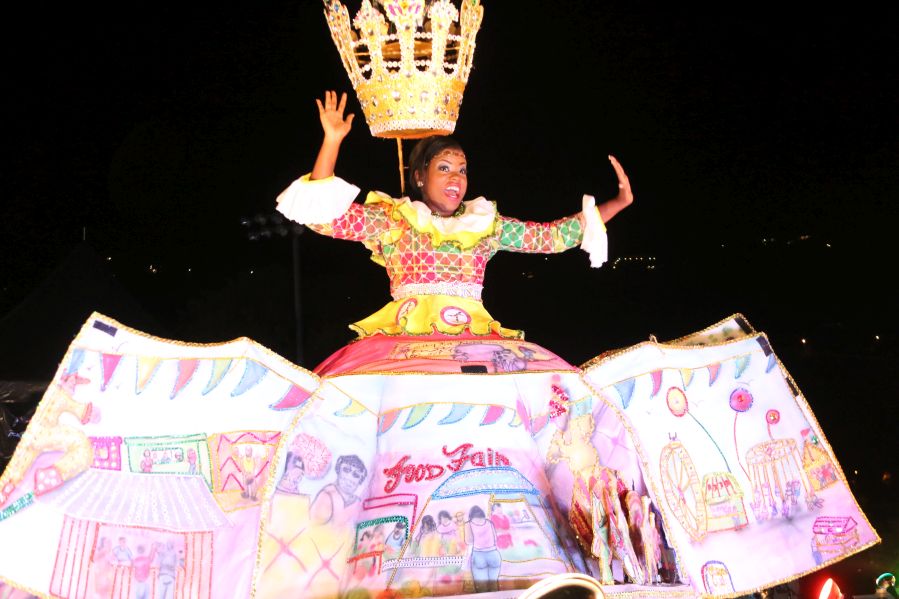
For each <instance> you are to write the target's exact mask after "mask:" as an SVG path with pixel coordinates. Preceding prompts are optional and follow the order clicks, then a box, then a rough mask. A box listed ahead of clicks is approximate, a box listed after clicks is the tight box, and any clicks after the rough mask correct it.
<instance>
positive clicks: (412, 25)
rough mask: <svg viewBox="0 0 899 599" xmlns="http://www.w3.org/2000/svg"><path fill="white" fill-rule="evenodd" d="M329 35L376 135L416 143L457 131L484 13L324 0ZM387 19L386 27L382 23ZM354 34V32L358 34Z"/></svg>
mask: <svg viewBox="0 0 899 599" xmlns="http://www.w3.org/2000/svg"><path fill="white" fill-rule="evenodd" d="M324 3H325V17H326V18H327V20H328V26H329V27H330V29H331V37H332V38H333V39H334V44H335V45H336V46H337V50H338V51H339V52H340V58H341V59H342V60H343V66H344V68H346V72H347V74H348V75H349V76H350V82H351V83H352V84H353V89H355V90H356V97H357V98H358V99H359V104H361V105H362V111H363V112H364V113H365V120H366V121H367V122H368V127H369V129H370V130H371V133H372V135H374V136H375V137H388V138H405V139H415V138H419V137H425V136H427V135H434V134H440V135H446V134H449V133H452V132H453V130H454V129H455V128H456V119H457V118H458V117H459V107H460V106H461V104H462V94H463V93H464V92H465V84H466V83H467V82H468V74H469V73H470V72H471V63H472V60H473V59H474V48H475V42H474V40H475V35H477V32H478V28H480V26H481V19H482V18H483V16H484V7H483V6H481V4H480V0H462V10H461V12H460V11H459V10H458V9H457V8H456V7H455V5H453V3H452V2H450V0H380V2H379V1H378V0H375V5H376V6H377V5H380V6H381V8H382V9H383V11H384V12H383V13H382V12H381V11H379V10H378V9H377V8H376V7H375V6H372V3H371V2H370V1H369V0H363V1H362V6H361V7H360V8H359V12H358V13H356V17H355V18H354V19H353V25H354V26H355V28H356V31H353V30H352V29H351V28H350V18H349V15H348V13H347V9H346V7H345V6H344V5H343V4H342V3H341V2H340V1H339V0H324ZM385 14H386V16H387V19H389V21H390V22H389V23H388V21H387V20H386V19H385V18H384V15H385ZM357 32H358V33H357Z"/></svg>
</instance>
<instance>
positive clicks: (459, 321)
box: [350, 295, 524, 339]
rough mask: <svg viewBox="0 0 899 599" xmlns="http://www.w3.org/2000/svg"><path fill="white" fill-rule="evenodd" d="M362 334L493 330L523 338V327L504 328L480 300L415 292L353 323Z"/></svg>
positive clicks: (361, 335)
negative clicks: (521, 329)
mask: <svg viewBox="0 0 899 599" xmlns="http://www.w3.org/2000/svg"><path fill="white" fill-rule="evenodd" d="M350 328H351V329H352V330H354V331H355V332H356V333H358V334H359V337H360V338H362V337H369V336H371V335H377V334H382V335H433V334H434V333H443V334H445V335H461V334H462V333H465V332H469V333H471V334H473V335H490V334H492V333H495V334H498V335H501V336H502V337H506V338H509V339H524V331H519V330H516V329H506V328H503V327H502V326H501V325H500V323H499V321H498V320H496V319H494V318H493V317H492V316H490V314H489V313H488V312H487V310H486V309H485V308H484V304H482V303H481V302H480V301H478V300H475V299H470V298H465V297H455V296H451V295H414V296H410V297H406V298H403V299H401V300H395V301H392V302H390V303H389V304H387V305H386V306H384V307H383V308H381V309H380V310H378V311H377V312H375V313H374V314H372V315H371V316H369V317H368V318H364V319H362V320H360V321H358V322H354V323H353V324H351V325H350Z"/></svg>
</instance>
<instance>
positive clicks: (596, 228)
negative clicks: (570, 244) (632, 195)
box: [581, 195, 609, 268]
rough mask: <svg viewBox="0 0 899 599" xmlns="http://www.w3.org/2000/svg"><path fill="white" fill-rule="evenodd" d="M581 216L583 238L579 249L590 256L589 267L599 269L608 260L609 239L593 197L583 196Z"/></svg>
mask: <svg viewBox="0 0 899 599" xmlns="http://www.w3.org/2000/svg"><path fill="white" fill-rule="evenodd" d="M583 214H584V237H583V239H581V249H582V250H584V251H585V252H587V253H588V254H589V255H590V266H592V267H593V268H599V267H600V266H602V265H603V264H605V263H606V260H608V259H609V238H608V237H607V236H606V226H605V224H604V223H603V222H602V219H601V218H600V217H599V210H598V209H597V208H596V200H595V199H594V198H593V196H588V195H585V196H584V212H583Z"/></svg>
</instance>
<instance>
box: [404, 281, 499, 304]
mask: <svg viewBox="0 0 899 599" xmlns="http://www.w3.org/2000/svg"><path fill="white" fill-rule="evenodd" d="M482 289H484V286H483V285H481V284H479V283H461V282H456V281H453V282H442V283H406V284H405V285H400V286H399V287H397V288H396V289H394V290H393V292H392V293H391V295H393V299H394V300H401V299H404V298H407V297H410V296H413V295H451V296H453V297H468V298H471V299H476V300H480V299H481V290H482Z"/></svg>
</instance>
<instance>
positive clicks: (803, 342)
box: [800, 337, 805, 345]
mask: <svg viewBox="0 0 899 599" xmlns="http://www.w3.org/2000/svg"><path fill="white" fill-rule="evenodd" d="M800 341H802V344H803V345H805V337H803V338H802V339H801V340H800Z"/></svg>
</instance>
